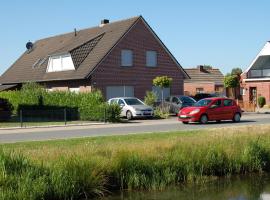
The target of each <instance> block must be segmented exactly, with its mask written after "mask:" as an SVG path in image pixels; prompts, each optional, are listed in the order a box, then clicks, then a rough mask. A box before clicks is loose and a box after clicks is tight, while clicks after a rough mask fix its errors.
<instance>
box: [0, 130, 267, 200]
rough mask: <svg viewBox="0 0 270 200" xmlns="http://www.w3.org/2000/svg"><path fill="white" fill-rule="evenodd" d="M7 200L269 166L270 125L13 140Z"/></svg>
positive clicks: (90, 193) (148, 186) (158, 186)
mask: <svg viewBox="0 0 270 200" xmlns="http://www.w3.org/2000/svg"><path fill="white" fill-rule="evenodd" d="M1 149H2V150H1V151H0V191H1V192H0V193H1V194H0V199H3V200H5V199H29V200H32V199H50V200H54V199H83V198H84V199H85V198H86V199H89V198H92V197H94V196H101V195H106V194H109V192H113V191H115V190H121V189H128V190H162V189H164V188H165V187H167V186H170V185H178V184H182V183H190V182H192V183H194V182H195V183H196V182H201V181H205V180H207V179H209V178H214V177H220V176H231V175H234V174H246V173H251V172H258V173H263V172H268V171H269V170H270V126H265V125H264V126H250V127H241V129H239V128H222V129H212V130H204V131H198V130H197V131H187V132H172V133H153V134H144V135H128V136H110V137H97V138H84V139H74V140H58V141H50V142H30V143H17V144H6V145H2V146H1Z"/></svg>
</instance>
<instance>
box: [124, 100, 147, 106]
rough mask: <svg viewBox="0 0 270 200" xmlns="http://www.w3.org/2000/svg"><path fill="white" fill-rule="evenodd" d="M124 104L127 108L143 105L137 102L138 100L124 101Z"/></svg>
mask: <svg viewBox="0 0 270 200" xmlns="http://www.w3.org/2000/svg"><path fill="white" fill-rule="evenodd" d="M124 100H125V102H126V104H127V105H129V106H133V105H143V103H142V102H141V101H139V100H138V99H124Z"/></svg>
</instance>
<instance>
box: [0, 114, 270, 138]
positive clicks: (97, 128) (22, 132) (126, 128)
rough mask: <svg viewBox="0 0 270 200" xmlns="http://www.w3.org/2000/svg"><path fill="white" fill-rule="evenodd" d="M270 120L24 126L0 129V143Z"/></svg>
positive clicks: (269, 118)
mask: <svg viewBox="0 0 270 200" xmlns="http://www.w3.org/2000/svg"><path fill="white" fill-rule="evenodd" d="M258 124H269V125H270V115H269V114H244V115H243V116H242V120H241V122H240V123H232V122H230V121H225V122H221V123H215V122H210V123H208V124H206V125H201V124H196V123H194V124H187V125H185V124H182V123H180V122H178V121H177V118H176V117H173V118H170V119H166V120H134V121H131V122H128V123H122V124H93V125H83V126H67V127H47V128H23V129H10V130H4V129H1V130H0V143H15V142H23V141H43V140H53V139H69V138H82V137H93V136H108V135H126V134H139V133H151V132H167V131H179V130H181V131H184V130H195V129H205V128H222V127H230V126H239V127H240V126H247V125H258Z"/></svg>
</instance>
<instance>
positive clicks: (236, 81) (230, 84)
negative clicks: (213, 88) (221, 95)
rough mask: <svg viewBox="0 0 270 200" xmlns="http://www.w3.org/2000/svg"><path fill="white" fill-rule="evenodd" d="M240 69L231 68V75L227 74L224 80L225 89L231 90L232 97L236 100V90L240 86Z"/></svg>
mask: <svg viewBox="0 0 270 200" xmlns="http://www.w3.org/2000/svg"><path fill="white" fill-rule="evenodd" d="M241 74H242V69H241V68H239V67H236V68H233V69H232V71H231V73H228V74H227V75H226V76H225V79H224V86H225V88H231V89H232V91H233V96H234V98H236V88H238V87H239V86H240V79H241Z"/></svg>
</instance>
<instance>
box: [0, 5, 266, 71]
mask: <svg viewBox="0 0 270 200" xmlns="http://www.w3.org/2000/svg"><path fill="white" fill-rule="evenodd" d="M269 7H270V1H269V0H260V1H259V0H258V1H255V0H250V1H248V0H246V1H244V0H234V1H233V0H226V1H218V0H204V1H195V0H189V1H182V0H178V1H177V0H166V1H158V0H135V1H127V0H114V1H103V0H99V1H89V0H88V1H87V0H76V1H75V0H65V1H61V0H58V1H56V0H47V1H45V0H44V1H41V0H28V1H21V0H9V1H5V2H1V6H0V26H1V28H0V74H2V73H3V72H4V71H5V70H6V69H7V68H8V67H9V66H10V65H11V64H12V63H13V62H15V60H16V59H17V58H18V57H19V56H20V55H21V54H22V53H23V52H24V51H25V44H26V42H28V41H29V40H30V41H35V40H38V39H41V38H44V37H48V36H53V35H57V34H62V33H66V32H70V31H73V29H74V28H77V29H83V28H88V27H92V26H96V25H98V24H99V23H100V20H101V19H103V18H108V19H110V20H111V21H115V20H120V19H125V18H129V17H132V16H138V15H142V16H143V17H144V18H145V19H146V21H147V22H148V23H149V24H150V26H151V27H152V28H153V29H154V31H155V32H156V33H157V34H158V35H159V37H160V38H161V40H162V41H163V42H164V43H165V45H166V46H167V47H168V48H169V49H170V51H171V52H172V53H173V55H174V56H175V57H176V59H177V60H178V61H179V62H180V64H181V65H182V66H183V67H186V68H187V67H194V66H197V65H200V64H207V65H212V66H214V67H218V68H220V69H221V70H222V72H223V73H227V72H229V71H230V70H231V69H232V68H234V67H241V68H242V69H245V68H246V67H247V66H248V65H249V64H250V63H251V61H252V59H253V58H254V57H255V56H256V54H257V53H258V52H259V50H260V49H261V48H262V47H263V45H264V44H265V42H266V41H268V40H270V26H269V19H270V12H269Z"/></svg>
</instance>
